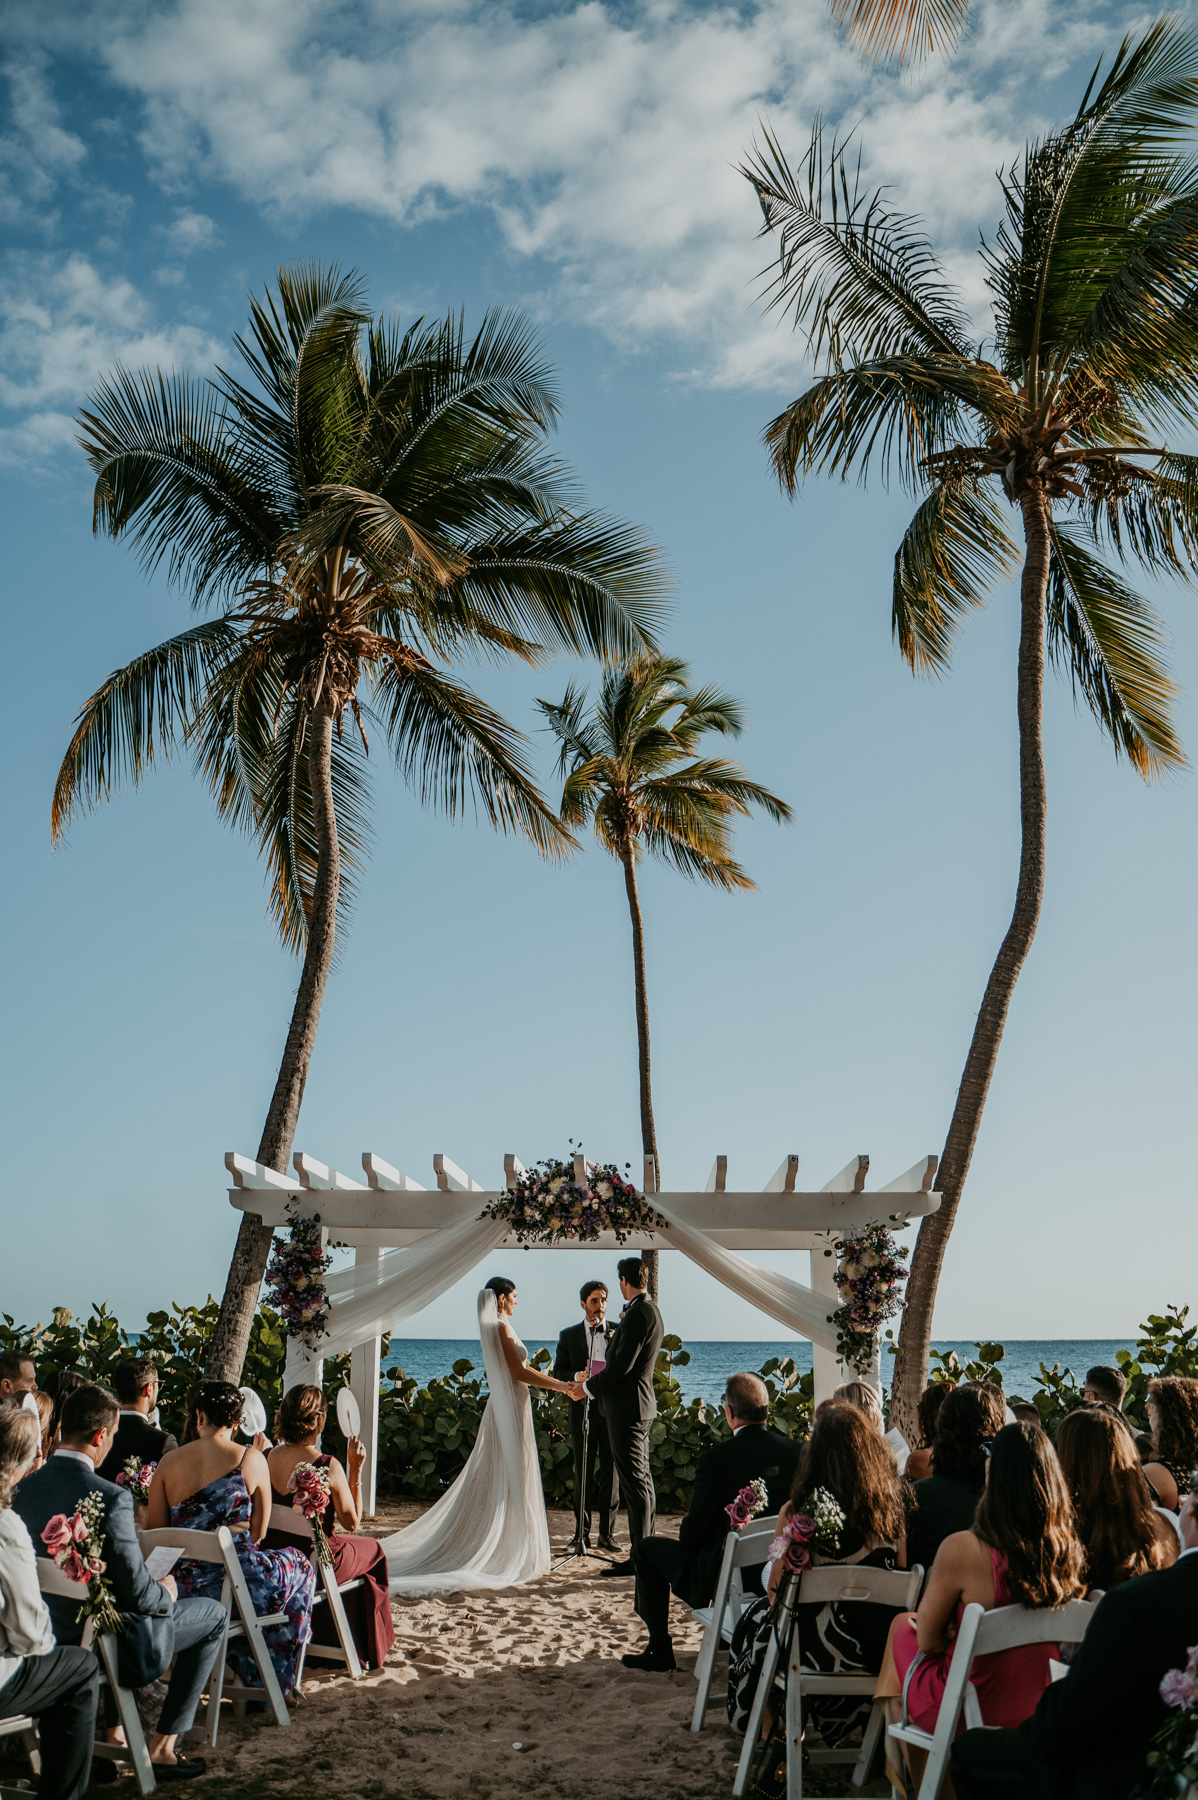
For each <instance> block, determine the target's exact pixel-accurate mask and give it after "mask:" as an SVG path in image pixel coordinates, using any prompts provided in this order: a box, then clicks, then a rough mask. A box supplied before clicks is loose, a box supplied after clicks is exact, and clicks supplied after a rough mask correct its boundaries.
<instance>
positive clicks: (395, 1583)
mask: <svg viewBox="0 0 1198 1800" xmlns="http://www.w3.org/2000/svg"><path fill="white" fill-rule="evenodd" d="M478 1329H479V1336H480V1338H481V1339H482V1347H483V1367H484V1369H485V1370H486V1375H487V1388H488V1391H489V1392H488V1399H487V1404H486V1406H485V1408H484V1409H483V1420H482V1424H481V1425H480V1427H479V1432H478V1437H477V1438H476V1439H475V1442H474V1449H473V1450H472V1451H471V1453H470V1456H469V1458H468V1460H467V1463H466V1466H465V1468H464V1469H463V1470H462V1472H461V1474H460V1475H459V1476H458V1478H457V1480H456V1481H455V1482H454V1483H453V1486H452V1487H449V1488H447V1489H446V1490H445V1492H444V1493H443V1494H442V1496H441V1498H440V1499H439V1500H438V1501H436V1502H435V1503H434V1505H432V1506H430V1508H429V1510H428V1511H427V1512H426V1513H425V1514H423V1516H422V1517H421V1518H419V1519H417V1520H416V1521H415V1523H414V1524H412V1525H408V1526H406V1527H405V1529H404V1530H403V1531H396V1532H394V1533H392V1535H391V1536H390V1537H387V1538H384V1539H383V1540H382V1545H383V1550H384V1552H385V1554H386V1557H387V1569H388V1572H389V1574H390V1576H391V1592H392V1593H393V1594H457V1593H469V1592H471V1591H472V1590H473V1589H478V1588H505V1587H517V1586H519V1585H520V1584H521V1583H522V1582H526V1581H535V1580H536V1578H537V1576H538V1575H546V1574H548V1572H549V1563H550V1556H549V1521H548V1519H547V1518H546V1516H545V1496H544V1491H543V1489H542V1487H541V1464H540V1459H539V1458H538V1456H537V1440H536V1433H535V1432H534V1430H533V1423H532V1402H531V1398H530V1396H529V1391H528V1387H527V1386H526V1384H525V1383H524V1382H522V1381H516V1380H515V1379H514V1378H513V1376H512V1373H511V1370H510V1369H509V1368H508V1365H507V1358H506V1357H505V1356H504V1353H503V1345H502V1343H501V1342H500V1333H501V1326H500V1323H499V1314H498V1311H497V1308H496V1304H495V1295H494V1294H493V1293H492V1292H491V1290H490V1288H484V1289H483V1290H482V1292H481V1294H480V1295H479V1296H478ZM508 1329H509V1330H510V1329H511V1328H510V1326H509V1327H508ZM514 1335H515V1334H514V1333H513V1336H514ZM516 1343H517V1346H518V1347H519V1349H520V1352H521V1354H522V1355H523V1354H524V1345H523V1344H521V1343H520V1340H519V1338H516Z"/></svg>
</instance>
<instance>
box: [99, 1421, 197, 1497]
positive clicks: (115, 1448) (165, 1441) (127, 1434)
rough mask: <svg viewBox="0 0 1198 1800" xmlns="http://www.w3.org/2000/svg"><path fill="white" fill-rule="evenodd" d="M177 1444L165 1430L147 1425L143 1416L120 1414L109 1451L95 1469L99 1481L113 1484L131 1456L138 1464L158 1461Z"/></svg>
mask: <svg viewBox="0 0 1198 1800" xmlns="http://www.w3.org/2000/svg"><path fill="white" fill-rule="evenodd" d="M176 1449H178V1445H177V1444H176V1442H175V1440H174V1438H173V1437H172V1436H171V1434H170V1432H169V1431H160V1430H159V1428H158V1426H157V1425H151V1424H150V1422H149V1420H148V1419H147V1418H146V1416H145V1414H144V1413H139V1412H123V1413H122V1414H121V1417H120V1423H119V1424H118V1426H117V1428H116V1436H115V1438H114V1439H113V1440H112V1449H111V1450H110V1451H109V1452H108V1455H107V1456H106V1457H105V1458H104V1461H103V1462H102V1463H101V1464H100V1466H99V1468H98V1469H97V1470H96V1474H97V1475H99V1476H100V1478H101V1480H103V1481H115V1480H116V1478H117V1476H118V1475H119V1474H120V1472H121V1470H122V1469H123V1468H124V1466H125V1464H126V1463H127V1462H128V1460H129V1458H130V1457H131V1456H136V1458H137V1460H138V1461H139V1462H143V1463H153V1462H161V1461H162V1458H163V1457H164V1456H165V1455H166V1453H167V1451H168V1450H176Z"/></svg>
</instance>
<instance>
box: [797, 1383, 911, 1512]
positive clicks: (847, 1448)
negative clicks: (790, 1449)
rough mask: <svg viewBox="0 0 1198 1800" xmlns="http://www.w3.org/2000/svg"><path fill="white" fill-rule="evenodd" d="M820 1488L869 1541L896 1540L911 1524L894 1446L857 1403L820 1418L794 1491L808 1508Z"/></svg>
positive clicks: (800, 1506) (801, 1506)
mask: <svg viewBox="0 0 1198 1800" xmlns="http://www.w3.org/2000/svg"><path fill="white" fill-rule="evenodd" d="M816 1488H825V1489H826V1490H827V1491H828V1493H830V1494H831V1495H832V1496H833V1498H834V1499H836V1500H838V1501H839V1503H840V1507H841V1510H842V1512H843V1513H844V1517H845V1532H846V1535H847V1536H849V1537H858V1538H860V1539H861V1541H862V1543H865V1544H892V1543H894V1541H895V1539H896V1538H897V1537H899V1536H900V1535H901V1534H902V1533H903V1532H904V1531H905V1530H906V1526H907V1509H906V1506H905V1505H904V1502H903V1490H902V1483H901V1482H900V1480H899V1472H898V1469H897V1468H896V1466H895V1461H894V1457H893V1455H892V1454H891V1450H890V1445H889V1444H888V1443H887V1442H886V1440H885V1438H884V1437H882V1436H881V1435H880V1433H879V1432H878V1429H877V1427H876V1426H874V1425H871V1424H870V1421H869V1420H868V1419H867V1418H866V1416H865V1414H864V1413H863V1412H859V1411H858V1410H857V1408H856V1407H855V1406H845V1405H843V1404H842V1403H840V1402H837V1403H836V1404H834V1405H832V1406H830V1407H829V1408H828V1410H827V1412H826V1413H824V1414H823V1415H822V1417H820V1418H819V1419H817V1420H816V1422H815V1424H814V1426H813V1427H812V1431H811V1436H810V1437H809V1438H808V1439H807V1442H806V1443H805V1444H804V1446H803V1454H802V1456H801V1457H800V1458H799V1466H798V1470H797V1471H796V1474H795V1481H794V1487H793V1488H792V1490H791V1495H790V1500H791V1505H792V1506H793V1507H794V1510H795V1511H796V1512H802V1511H803V1510H804V1508H805V1506H806V1504H807V1502H808V1501H809V1499H810V1498H811V1495H812V1494H813V1493H814V1492H815V1490H816Z"/></svg>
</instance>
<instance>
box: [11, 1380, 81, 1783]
mask: <svg viewBox="0 0 1198 1800" xmlns="http://www.w3.org/2000/svg"><path fill="white" fill-rule="evenodd" d="M38 1450H39V1435H38V1427H37V1421H36V1420H35V1419H34V1417H33V1415H32V1413H26V1412H20V1411H18V1410H17V1409H16V1408H15V1407H6V1408H4V1409H3V1410H2V1411H0V1719H13V1718H20V1717H21V1716H22V1715H23V1714H27V1715H28V1716H29V1717H30V1718H33V1719H36V1720H37V1723H38V1736H39V1739H40V1744H39V1748H40V1752H41V1764H42V1772H41V1775H40V1777H39V1780H38V1793H39V1795H40V1796H41V1800H82V1796H83V1795H84V1794H86V1792H87V1788H88V1782H89V1780H90V1774H91V1759H92V1744H93V1742H94V1740H95V1735H96V1710H97V1706H98V1704H99V1698H100V1667H99V1664H98V1663H97V1661H96V1659H95V1657H94V1656H93V1655H92V1653H91V1651H90V1650H81V1649H80V1648H79V1647H78V1646H77V1645H74V1644H64V1645H56V1644H55V1642H54V1627H53V1625H52V1624H51V1622H50V1614H49V1611H48V1609H47V1606H46V1602H45V1601H44V1600H43V1598H42V1595H41V1590H40V1588H39V1587H38V1579H37V1561H36V1557H35V1553H34V1547H33V1543H32V1540H31V1539H30V1536H29V1532H28V1530H27V1529H26V1526H25V1523H24V1520H23V1519H22V1518H21V1516H20V1514H19V1513H16V1512H14V1511H13V1509H12V1493H13V1489H14V1487H15V1486H16V1484H17V1483H18V1482H19V1481H20V1480H22V1479H23V1477H25V1476H26V1475H28V1474H29V1473H30V1472H31V1470H32V1468H33V1464H34V1461H35V1459H36V1457H37V1454H38Z"/></svg>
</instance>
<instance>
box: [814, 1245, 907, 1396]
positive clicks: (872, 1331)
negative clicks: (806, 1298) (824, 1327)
mask: <svg viewBox="0 0 1198 1800" xmlns="http://www.w3.org/2000/svg"><path fill="white" fill-rule="evenodd" d="M833 1249H834V1250H835V1252H836V1255H837V1258H838V1259H839V1260H838V1264H837V1269H836V1285H837V1287H838V1288H839V1289H840V1296H841V1303H840V1305H839V1306H838V1307H837V1308H836V1311H835V1312H834V1313H832V1314H831V1321H832V1323H833V1324H834V1325H835V1327H836V1352H837V1355H838V1356H840V1357H842V1358H843V1359H844V1361H845V1362H846V1363H848V1364H849V1365H850V1367H852V1368H853V1369H855V1370H856V1371H857V1373H858V1374H859V1375H864V1374H866V1373H867V1372H868V1370H869V1369H870V1368H871V1367H872V1365H873V1360H874V1356H875V1353H876V1350H877V1343H878V1333H879V1332H880V1330H881V1329H882V1326H883V1325H884V1324H885V1322H886V1320H887V1319H893V1318H894V1316H895V1314H896V1313H900V1312H901V1311H902V1310H903V1302H902V1298H901V1296H900V1294H899V1286H900V1284H901V1283H902V1282H904V1281H906V1279H907V1252H906V1250H905V1249H903V1247H902V1246H901V1245H900V1244H896V1243H895V1241H894V1233H893V1232H892V1231H891V1229H890V1227H889V1225H882V1224H879V1223H878V1221H877V1220H876V1219H871V1220H870V1222H869V1224H868V1225H867V1226H866V1227H865V1230H864V1231H860V1232H858V1233H857V1235H856V1236H855V1237H850V1238H838V1239H837V1240H836V1243H835V1244H834V1245H833Z"/></svg>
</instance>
